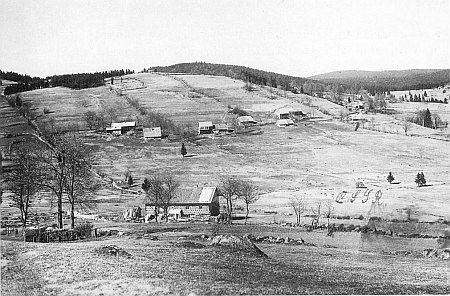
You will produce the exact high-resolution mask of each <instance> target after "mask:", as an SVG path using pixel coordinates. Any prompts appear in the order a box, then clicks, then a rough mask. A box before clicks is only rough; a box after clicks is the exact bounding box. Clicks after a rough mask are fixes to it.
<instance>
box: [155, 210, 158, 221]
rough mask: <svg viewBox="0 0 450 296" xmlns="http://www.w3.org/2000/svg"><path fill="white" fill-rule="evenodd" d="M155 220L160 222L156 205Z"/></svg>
mask: <svg viewBox="0 0 450 296" xmlns="http://www.w3.org/2000/svg"><path fill="white" fill-rule="evenodd" d="M155 222H156V223H158V207H156V206H155Z"/></svg>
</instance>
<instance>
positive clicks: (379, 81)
mask: <svg viewBox="0 0 450 296" xmlns="http://www.w3.org/2000/svg"><path fill="white" fill-rule="evenodd" d="M311 78H312V79H318V80H320V81H323V82H328V83H340V84H344V85H346V86H348V87H350V89H353V90H359V89H365V90H368V91H369V92H370V93H377V92H386V91H392V90H413V89H432V88H436V87H439V86H443V85H445V84H447V83H449V82H450V69H443V70H440V69H435V70H431V69H424V70H402V71H337V72H331V73H326V74H321V75H317V76H313V77H311Z"/></svg>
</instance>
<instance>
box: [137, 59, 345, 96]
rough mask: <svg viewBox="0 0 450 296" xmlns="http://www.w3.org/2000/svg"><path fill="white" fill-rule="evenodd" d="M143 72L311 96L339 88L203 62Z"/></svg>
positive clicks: (275, 74)
mask: <svg viewBox="0 0 450 296" xmlns="http://www.w3.org/2000/svg"><path fill="white" fill-rule="evenodd" d="M144 72H164V73H185V74H203V75H214V76H225V77H230V78H233V79H239V80H243V81H245V82H248V83H253V84H257V85H261V86H271V87H276V88H280V89H282V90H286V91H291V92H293V93H307V94H311V95H312V94H313V93H314V92H316V93H317V92H324V91H330V90H332V89H335V88H338V87H339V85H338V84H335V83H323V82H320V81H315V80H311V79H306V78H301V77H294V76H289V75H283V74H278V73H274V72H267V71H262V70H257V69H252V68H248V67H244V66H235V65H224V64H211V63H205V62H194V63H181V64H176V65H172V66H165V67H162V66H157V67H151V68H148V69H144ZM341 87H342V86H341Z"/></svg>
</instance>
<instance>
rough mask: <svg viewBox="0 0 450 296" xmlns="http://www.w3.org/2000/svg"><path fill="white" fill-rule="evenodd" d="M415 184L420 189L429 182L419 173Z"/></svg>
mask: <svg viewBox="0 0 450 296" xmlns="http://www.w3.org/2000/svg"><path fill="white" fill-rule="evenodd" d="M415 182H416V183H417V186H419V187H422V186H424V185H425V184H427V181H426V180H425V175H424V174H423V172H421V173H417V176H416V180H415Z"/></svg>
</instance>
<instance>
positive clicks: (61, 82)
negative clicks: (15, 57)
mask: <svg viewBox="0 0 450 296" xmlns="http://www.w3.org/2000/svg"><path fill="white" fill-rule="evenodd" d="M133 73H134V71H132V70H129V69H126V70H123V69H121V70H111V71H103V72H95V73H79V74H64V75H53V76H49V77H46V78H40V77H33V78H31V77H30V76H28V75H22V74H18V73H14V72H3V71H0V75H1V76H0V79H6V80H11V81H14V82H17V84H11V85H8V86H7V87H6V88H5V91H4V93H5V95H10V94H15V93H19V92H24V91H30V90H34V89H39V88H46V87H56V86H63V87H68V88H72V89H83V88H91V87H97V86H102V85H104V84H105V83H104V79H105V78H109V77H115V76H123V75H127V74H133Z"/></svg>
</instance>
